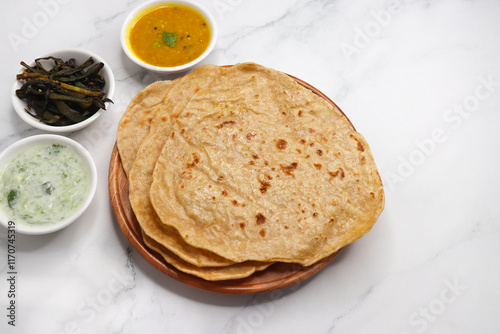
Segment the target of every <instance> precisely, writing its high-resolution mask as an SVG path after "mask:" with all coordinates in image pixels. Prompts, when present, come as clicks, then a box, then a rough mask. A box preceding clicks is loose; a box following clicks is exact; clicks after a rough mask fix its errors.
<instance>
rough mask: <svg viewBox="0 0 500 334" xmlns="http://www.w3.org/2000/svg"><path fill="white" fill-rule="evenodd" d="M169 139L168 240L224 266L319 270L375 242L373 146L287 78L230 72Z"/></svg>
mask: <svg viewBox="0 0 500 334" xmlns="http://www.w3.org/2000/svg"><path fill="white" fill-rule="evenodd" d="M235 73H236V74H237V75H234V74H235ZM168 133H169V134H170V135H169V136H168V138H167V139H166V141H164V147H163V150H162V151H161V155H159V156H155V157H154V158H155V161H156V165H155V166H156V167H155V170H154V175H153V176H152V183H151V188H150V192H149V196H150V200H151V204H152V206H153V208H154V210H155V212H156V213H157V217H158V218H159V221H157V222H156V223H155V226H156V228H157V231H158V232H160V233H161V232H162V231H161V229H160V228H159V227H158V226H160V225H161V226H163V228H172V229H173V230H175V231H178V233H179V234H180V236H181V237H182V239H183V240H184V241H185V242H186V243H188V244H190V245H192V246H193V247H195V248H198V249H205V250H207V251H209V252H212V253H215V254H218V255H219V256H220V257H222V258H225V259H229V260H231V261H234V262H245V261H260V262H273V261H282V262H294V263H298V264H301V265H304V266H308V265H311V264H313V263H315V262H317V261H319V260H320V259H322V258H324V257H326V256H328V255H330V254H332V253H334V252H336V251H337V250H339V249H340V248H342V247H344V246H345V245H347V244H349V243H351V242H353V241H355V240H356V239H358V238H360V237H361V236H362V235H364V234H365V233H367V232H368V231H369V230H370V229H371V227H372V226H373V224H374V223H375V221H376V220H377V218H378V216H379V214H380V212H381V211H382V209H383V207H384V193H383V187H382V182H381V179H380V176H379V174H378V171H377V168H376V165H375V161H374V159H373V156H372V154H371V151H370V148H369V145H368V143H367V142H366V140H365V139H364V138H363V136H362V135H361V134H359V133H358V132H356V131H355V129H354V128H353V127H352V125H351V124H350V122H349V121H348V120H347V118H346V117H345V116H344V115H343V114H342V113H341V112H340V111H339V110H338V109H337V108H335V107H334V106H332V105H331V104H329V103H328V102H327V101H325V100H324V99H323V98H321V97H319V96H317V95H315V94H313V93H312V92H311V91H310V90H308V89H306V88H304V87H302V86H300V85H299V84H297V83H296V82H295V81H294V80H293V79H291V78H290V77H289V76H287V75H285V74H283V73H281V72H279V71H276V70H272V69H269V68H265V67H263V66H260V65H257V64H253V63H245V64H238V65H235V66H233V67H232V68H231V70H230V71H223V72H222V74H221V75H220V77H219V78H217V80H216V81H214V83H212V84H211V85H208V86H205V87H200V90H199V91H198V92H197V93H196V94H195V95H193V96H192V98H191V99H190V101H189V104H186V105H185V106H184V107H183V112H182V114H179V115H178V117H177V118H176V122H175V124H174V125H173V127H169V128H168ZM152 164H153V162H152V161H150V162H149V163H148V166H151V165H152ZM141 168H144V167H141ZM131 180H132V179H131ZM135 207H136V206H134V210H135ZM145 231H146V230H145ZM147 234H148V235H149V236H151V235H152V233H151V231H149V232H147ZM156 237H158V236H156ZM156 240H158V239H156Z"/></svg>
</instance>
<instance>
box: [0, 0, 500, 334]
mask: <svg viewBox="0 0 500 334" xmlns="http://www.w3.org/2000/svg"><path fill="white" fill-rule="evenodd" d="M141 2H142V1H139V0H134V1H121V2H103V1H95V0H89V1H82V0H76V1H68V0H24V1H22V2H19V1H17V2H16V1H9V2H5V3H4V4H3V6H4V8H3V11H4V13H8V15H4V16H3V17H2V20H1V21H0V33H1V34H0V35H1V36H2V37H3V39H2V51H3V52H2V53H1V54H0V57H1V59H2V64H3V72H2V73H3V75H2V76H1V81H0V87H1V90H0V101H1V102H3V109H2V111H1V112H0V130H1V131H0V150H2V149H4V148H5V147H7V146H8V145H9V144H12V143H14V142H15V141H17V140H18V139H21V138H24V137H27V136H31V135H35V134H39V133H42V132H41V131H39V130H35V129H32V128H30V127H29V126H28V125H26V124H25V123H24V122H23V121H22V120H21V119H20V118H19V117H18V116H17V115H16V114H15V112H14V110H13V108H12V106H11V93H12V84H13V81H14V78H15V75H16V73H17V72H18V71H19V70H20V65H19V62H20V61H21V60H26V61H29V60H31V59H33V58H34V57H36V56H38V55H39V54H43V53H46V52H48V51H50V50H55V49H63V48H73V47H78V48H84V49H88V50H89V51H92V52H95V53H97V54H99V55H100V56H101V57H103V59H105V60H106V62H107V63H108V64H109V65H110V66H111V68H112V70H113V72H114V74H115V77H116V94H115V97H114V99H113V100H114V102H115V103H114V105H111V106H110V107H109V109H108V110H107V111H106V113H105V114H104V115H103V116H102V117H101V118H100V119H99V120H98V121H97V122H96V123H95V124H93V125H92V126H90V127H89V128H87V129H85V130H84V131H79V132H75V133H71V134H68V136H69V137H71V138H73V139H75V140H77V141H79V142H80V143H82V145H84V146H85V147H86V148H87V149H88V150H89V152H90V153H91V154H92V156H93V158H94V160H95V162H96V164H97V168H98V177H99V185H98V190H97V194H96V197H95V199H94V201H93V202H92V204H91V206H90V208H89V210H88V211H87V212H85V214H84V215H83V216H82V217H81V218H80V219H79V220H78V221H77V222H76V223H75V224H73V225H71V226H69V227H68V228H66V229H64V230H62V231H59V232H57V233H55V234H52V235H46V236H37V237H35V236H24V235H17V236H16V242H15V245H16V261H17V262H16V266H17V268H16V269H17V281H16V286H15V291H16V297H15V301H16V321H15V326H12V325H9V323H8V321H9V320H10V319H9V318H8V315H9V310H8V309H7V307H8V306H9V302H10V300H11V299H12V298H10V297H8V292H9V289H10V283H9V274H8V272H9V267H8V263H7V255H8V242H7V230H6V229H3V228H2V229H0V306H1V307H0V309H1V310H2V311H0V333H9V334H10V333H23V334H24V333H30V334H31V333H44V334H45V333H49V334H62V333H120V334H127V333H139V332H147V333H152V334H154V333H206V334H233V333H237V334H250V333H252V334H253V333H330V334H338V333H340V334H342V333H350V334H352V333H354V334H364V333H394V334H416V333H439V334H441V333H464V334H465V333H498V332H500V321H499V320H498V310H500V285H499V284H498V282H499V281H500V266H499V265H498V256H499V254H500V209H499V208H500V206H499V205H498V203H499V200H500V190H499V189H500V187H499V186H500V174H499V173H498V168H499V166H500V151H499V150H498V149H496V145H497V144H498V143H499V142H500V132H499V131H498V124H500V63H499V62H498V59H500V44H499V43H498V36H500V20H499V19H498V18H499V17H500V2H499V1H497V0H475V1H465V0H436V1H430V0H373V1H368V0H360V1H350V0H294V1H279V0H255V1H243V0H199V2H200V3H202V4H203V5H205V6H206V7H207V8H208V9H209V10H211V12H212V14H213V15H214V17H215V19H216V20H217V23H218V27H219V35H218V43H217V45H216V48H215V50H214V51H213V53H212V54H211V55H210V56H209V57H208V58H207V59H206V60H205V61H204V63H213V64H218V65H226V64H234V63H237V62H243V61H254V62H257V63H261V64H263V65H266V66H269V67H273V68H276V69H279V70H282V71H284V72H286V73H289V74H292V75H294V76H296V77H298V78H301V79H302V80H304V81H306V82H308V83H310V84H311V85H313V86H314V87H316V88H317V89H319V90H320V91H322V92H323V93H325V94H326V95H328V96H329V97H330V98H331V99H332V100H333V101H334V102H335V103H337V104H338V105H339V106H340V108H341V109H342V110H343V111H344V112H345V113H346V115H347V116H348V117H349V118H350V120H351V121H352V122H353V124H354V125H355V127H356V129H357V130H358V131H360V132H361V133H362V134H363V135H364V136H365V137H366V138H367V140H368V142H369V144H370V147H371V149H372V151H373V153H374V156H375V159H376V161H377V165H378V168H379V172H380V174H381V176H382V179H383V182H384V186H385V192H386V208H385V210H384V212H383V213H382V215H381V216H380V218H379V220H378V222H377V223H376V225H375V226H374V228H373V229H372V231H370V232H369V233H368V234H367V235H366V236H364V237H363V238H361V239H360V240H358V241H356V242H355V243H353V244H352V245H350V246H348V247H346V248H345V249H344V250H343V251H342V252H341V254H340V255H339V256H338V257H337V258H335V260H334V261H333V262H332V263H331V264H330V265H328V266H327V267H326V268H324V269H323V270H322V271H321V272H319V273H318V274H317V275H315V276H314V277H312V278H310V279H309V280H307V281H305V282H301V283H299V284H296V285H294V286H291V287H288V288H285V289H282V290H277V291H273V292H268V293H262V294H256V295H224V294H216V293H212V292H208V291H203V290H199V289H195V288H192V287H190V286H187V285H185V284H182V283H180V282H178V281H176V280H174V279H171V278H169V277H167V276H166V275H165V274H163V273H161V272H160V271H158V270H156V269H155V268H154V267H153V266H152V265H150V264H149V263H148V262H147V261H146V260H144V259H143V258H142V257H141V256H140V255H139V254H138V253H137V252H136V251H135V250H134V249H133V247H132V246H131V245H130V244H129V243H128V241H127V240H126V238H125V237H124V235H123V234H122V232H121V230H120V228H119V227H118V225H117V223H116V221H115V219H114V216H113V213H112V209H111V204H110V201H109V196H108V185H107V173H108V166H109V158H110V154H111V151H112V149H113V145H114V143H115V138H116V137H115V136H116V127H117V123H118V121H119V119H120V117H121V115H122V113H123V111H124V110H125V108H126V107H127V105H128V103H129V101H130V100H131V99H132V98H133V97H134V96H135V94H137V92H139V91H140V90H141V89H142V88H143V87H145V86H146V85H148V84H149V83H152V82H154V81H156V80H162V79H172V78H175V77H176V76H169V77H164V76H160V75H157V74H153V73H148V72H146V71H143V70H141V69H140V68H138V67H137V66H136V65H135V64H133V63H132V62H131V61H129V60H128V59H127V58H126V56H125V55H124V54H123V52H122V50H121V46H120V42H119V31H120V28H121V25H122V22H123V20H124V19H125V17H126V16H127V15H128V13H129V12H130V11H131V10H132V8H134V7H135V6H137V5H138V4H140V3H141ZM177 76H178V75H177Z"/></svg>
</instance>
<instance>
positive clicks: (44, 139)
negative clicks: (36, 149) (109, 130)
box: [0, 134, 97, 234]
mask: <svg viewBox="0 0 500 334" xmlns="http://www.w3.org/2000/svg"><path fill="white" fill-rule="evenodd" d="M39 144H60V145H66V146H68V147H70V148H72V149H73V150H75V152H76V153H77V154H78V155H80V156H81V157H82V159H83V161H84V163H85V164H86V167H87V169H88V172H89V175H88V177H89V188H88V192H87V195H86V197H85V200H84V201H83V203H82V205H81V206H80V207H79V208H78V209H77V210H76V211H75V212H73V214H72V215H71V216H69V217H68V218H66V219H64V220H61V221H59V222H57V223H53V224H39V225H35V224H33V225H29V224H27V223H23V222H16V221H15V219H12V217H8V216H7V214H6V213H5V212H3V211H2V210H1V209H0V225H2V226H4V227H8V226H9V221H14V223H15V230H16V233H22V234H47V233H52V232H55V231H59V230H61V229H63V228H65V227H66V226H68V225H70V224H71V223H73V222H74V221H75V220H76V219H77V218H78V217H80V215H81V214H82V213H83V212H84V211H85V210H86V209H87V208H88V206H89V205H90V203H91V202H92V199H93V198H94V195H95V192H96V188H97V170H96V167H95V164H94V160H93V159H92V157H91V155H90V154H89V152H88V151H87V150H86V149H85V148H84V147H83V146H82V145H80V144H79V143H77V142H76V141H74V140H72V139H70V138H68V137H64V136H60V135H53V134H42V135H36V136H31V137H27V138H24V139H21V140H19V141H17V142H15V143H14V144H12V145H10V146H9V147H7V148H6V149H5V150H4V151H2V152H1V153H0V172H2V171H3V169H4V167H5V166H6V165H7V164H8V163H9V162H10V161H11V160H12V159H13V158H15V157H16V155H17V154H18V153H19V152H20V151H22V150H24V149H26V148H28V147H30V146H34V145H39Z"/></svg>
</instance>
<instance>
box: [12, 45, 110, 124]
mask: <svg viewBox="0 0 500 334" xmlns="http://www.w3.org/2000/svg"><path fill="white" fill-rule="evenodd" d="M48 56H54V57H57V58H61V59H62V60H64V61H66V60H69V59H70V58H74V59H75V60H76V62H77V63H78V64H81V63H83V62H84V61H86V60H87V59H88V58H89V57H92V58H93V59H94V61H95V62H102V63H104V67H103V68H102V70H101V71H100V72H99V74H100V75H101V76H102V77H103V78H104V80H106V85H105V86H104V89H103V92H105V93H106V97H107V98H109V99H112V98H113V94H114V92H115V77H114V76H113V72H112V71H111V68H110V67H109V65H108V64H107V63H106V62H105V61H104V60H103V59H102V58H101V57H99V56H98V55H96V54H94V53H92V52H89V51H86V50H81V49H64V50H57V51H53V52H49V53H47V54H43V55H41V56H38V57H36V58H42V57H48ZM36 58H35V59H36ZM35 59H33V60H32V61H31V62H30V63H28V62H27V61H26V63H28V65H30V66H34V65H35ZM49 66H50V65H49ZM23 70H24V67H21V68H20V69H19V71H18V73H21V72H22V71H23ZM22 85H23V82H21V81H19V80H16V82H14V85H13V87H12V105H13V106H14V109H15V110H16V112H17V114H18V115H19V117H21V119H22V120H23V121H25V122H26V123H28V124H29V125H31V126H33V127H35V128H38V129H40V130H44V131H48V132H54V133H69V132H73V131H77V130H80V129H83V128H85V127H87V126H89V125H90V124H92V123H93V122H94V121H95V120H96V119H97V118H99V116H101V115H102V114H103V113H104V112H105V111H104V109H99V110H98V111H97V112H96V113H95V114H94V115H92V116H91V117H89V118H87V119H86V120H84V121H82V122H80V123H76V124H72V125H66V126H56V125H49V124H45V123H43V122H40V121H39V120H37V119H36V118H35V117H33V116H31V115H30V114H28V113H27V112H26V110H25V109H27V108H28V106H27V103H26V101H24V100H21V99H20V98H18V97H17V96H16V90H17V89H19V88H21V86H22ZM105 105H106V108H108V106H109V102H106V103H105Z"/></svg>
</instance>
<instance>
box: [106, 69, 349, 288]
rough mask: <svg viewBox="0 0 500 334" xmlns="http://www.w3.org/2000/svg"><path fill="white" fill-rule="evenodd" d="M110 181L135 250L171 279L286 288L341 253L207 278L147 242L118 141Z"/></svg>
mask: <svg viewBox="0 0 500 334" xmlns="http://www.w3.org/2000/svg"><path fill="white" fill-rule="evenodd" d="M291 77H292V78H294V79H295V80H296V81H297V82H298V83H299V84H301V85H302V86H304V87H306V88H308V89H310V90H311V91H312V92H314V93H315V94H317V95H318V96H320V97H322V98H324V99H325V100H327V101H328V102H329V103H331V104H332V105H333V106H335V108H337V109H338V110H339V111H340V112H342V111H341V110H340V108H338V106H337V105H335V103H334V102H333V101H331V100H330V99H329V98H328V97H327V96H326V95H324V94H323V93H321V92H320V91H319V90H317V89H316V88H314V87H313V86H311V85H309V84H308V83H306V82H304V81H302V80H300V79H298V78H295V77H293V76H291ZM344 116H345V115H344ZM346 118H347V117H346ZM108 182H109V194H110V198H111V204H112V207H113V211H114V213H115V217H116V220H117V222H118V225H119V226H120V228H121V230H122V231H123V233H124V235H125V237H126V238H127V239H128V241H129V242H130V244H131V245H132V246H133V247H134V248H135V250H136V251H137V252H138V253H139V254H140V255H141V256H142V257H143V258H144V259H146V260H147V261H148V262H149V263H151V264H152V265H153V266H154V267H155V268H157V269H158V270H160V271H162V272H163V273H165V274H167V275H168V276H170V277H171V278H173V279H176V280H178V281H180V282H183V283H185V284H187V285H190V286H193V287H196V288H199V289H203V290H208V291H212V292H219V293H226V294H252V293H261V292H269V291H272V290H277V289H282V288H285V287H289V286H291V285H293V284H296V283H299V282H302V281H304V280H306V279H307V278H309V277H311V276H313V275H314V274H316V273H317V272H319V271H320V270H321V269H323V268H324V267H325V266H326V265H327V264H328V263H330V262H331V261H332V260H333V259H334V258H335V256H337V254H338V253H339V252H336V253H333V254H331V255H330V256H328V257H326V258H324V259H322V260H320V261H318V262H316V263H315V264H313V265H311V266H308V267H303V266H301V265H298V264H293V263H275V264H273V265H271V266H270V267H268V268H267V269H265V270H263V271H260V272H256V273H254V274H253V275H251V276H250V277H247V278H243V279H236V280H225V281H207V280H204V279H202V278H199V277H196V276H193V275H189V274H186V273H184V272H182V271H179V270H177V269H176V268H175V267H174V266H172V265H170V264H168V263H167V262H166V261H165V260H164V259H163V257H162V256H161V255H160V254H158V253H156V252H155V251H153V250H151V249H149V248H148V247H147V246H146V245H145V244H144V241H143V240H142V232H141V227H140V225H139V222H138V221H137V219H136V217H135V215H134V212H133V210H132V207H131V205H130V201H129V189H128V181H127V176H126V174H125V171H124V170H123V167H122V164H121V160H120V154H119V152H118V148H117V146H116V144H115V146H114V148H113V152H112V154H111V160H110V165H109V175H108Z"/></svg>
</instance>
